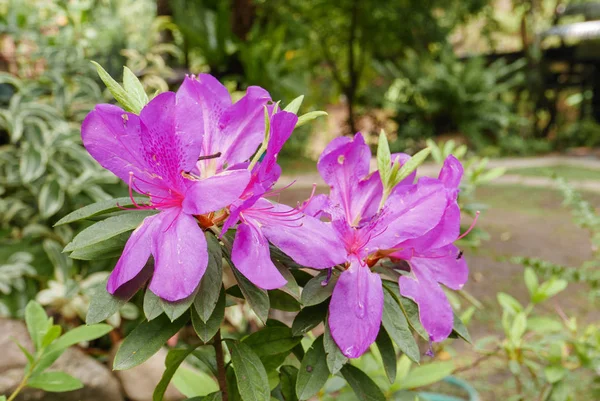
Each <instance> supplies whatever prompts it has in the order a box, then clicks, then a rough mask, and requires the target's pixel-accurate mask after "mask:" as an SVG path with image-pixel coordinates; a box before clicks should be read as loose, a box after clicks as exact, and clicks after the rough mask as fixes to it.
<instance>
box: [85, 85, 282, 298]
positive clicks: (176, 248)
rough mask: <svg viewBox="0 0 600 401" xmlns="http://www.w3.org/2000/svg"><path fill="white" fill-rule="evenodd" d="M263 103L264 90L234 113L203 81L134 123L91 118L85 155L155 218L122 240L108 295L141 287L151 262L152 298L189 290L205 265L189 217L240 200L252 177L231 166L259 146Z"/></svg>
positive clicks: (109, 110)
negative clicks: (143, 199) (145, 202)
mask: <svg viewBox="0 0 600 401" xmlns="http://www.w3.org/2000/svg"><path fill="white" fill-rule="evenodd" d="M270 100H271V99H270V97H269V94H268V93H267V92H266V91H265V90H263V89H261V88H258V87H250V88H248V91H247V94H246V95H245V96H244V97H243V98H242V99H241V100H240V101H238V102H236V103H235V104H232V102H231V98H230V96H229V93H228V92H227V89H226V88H225V87H224V86H223V85H221V84H220V83H219V82H218V81H217V80H216V79H215V78H213V77H212V76H210V75H205V74H204V75H200V76H199V77H198V78H197V79H193V78H189V77H188V78H186V79H185V81H184V83H183V84H182V86H181V88H180V89H179V91H178V92H177V93H176V94H175V93H172V92H166V93H163V94H160V95H158V96H156V97H155V98H154V99H153V100H152V101H150V103H148V104H147V105H146V106H145V107H144V108H143V109H142V111H141V112H140V115H139V116H137V115H135V114H132V113H126V112H124V111H123V110H122V109H120V108H119V107H116V106H112V105H107V104H103V105H98V106H96V108H95V109H94V110H93V111H92V112H90V113H89V115H88V116H87V117H86V119H85V121H84V122H83V126H82V138H83V143H84V145H85V147H86V149H87V150H88V152H89V153H90V154H91V155H92V156H93V157H94V158H95V159H96V160H97V161H98V162H99V163H100V164H101V165H102V166H103V167H104V168H106V169H108V170H110V171H112V172H113V173H114V174H115V175H117V176H118V177H119V178H121V179H122V180H123V181H125V182H126V183H128V185H129V188H130V195H131V194H132V190H135V191H136V192H139V193H140V194H143V195H147V196H148V197H149V202H150V205H149V206H141V207H140V208H148V209H156V210H157V211H159V213H158V214H156V215H153V216H150V217H147V218H146V219H144V221H143V222H142V224H141V225H140V227H138V228H137V229H136V230H135V231H134V232H133V234H132V235H131V237H130V238H129V240H128V241H127V244H126V246H125V249H124V251H123V254H122V255H121V258H120V259H119V261H118V262H117V265H116V267H115V269H114V271H113V272H112V273H111V275H110V278H109V281H108V285H107V289H108V291H109V292H110V293H112V294H114V293H115V292H116V291H117V290H118V289H119V288H125V287H130V286H131V284H132V283H135V284H136V289H137V288H139V285H141V283H143V281H144V280H143V278H144V277H146V275H147V272H145V271H144V266H145V264H146V261H147V260H148V258H149V257H150V255H153V256H154V261H155V263H154V272H153V273H152V279H151V281H150V286H149V289H150V290H151V291H152V292H153V293H155V294H156V295H158V296H159V297H161V298H163V299H165V300H168V301H177V300H181V299H184V298H186V297H188V296H190V295H191V294H192V293H193V292H194V291H195V289H196V288H197V287H198V284H199V283H200V279H201V278H202V276H203V274H204V272H205V270H206V266H207V263H208V253H207V246H206V240H205V237H204V234H203V232H202V229H201V228H200V227H199V226H198V221H197V219H196V217H198V216H200V217H202V215H206V214H209V213H211V214H212V212H215V211H219V210H221V209H222V208H224V207H227V206H229V205H230V204H232V203H233V202H234V201H236V200H237V199H238V198H239V196H240V195H241V194H242V192H243V191H244V188H245V187H246V185H247V184H248V182H249V180H250V178H251V175H250V172H249V171H248V170H246V169H244V168H236V167H235V165H236V164H239V163H242V162H245V161H247V160H248V159H249V158H250V157H251V156H252V154H253V153H254V152H255V151H256V148H257V147H258V146H259V144H260V143H261V141H262V138H263V136H264V118H263V109H264V107H265V105H267V103H268V102H269V101H270ZM132 199H133V198H132ZM209 216H210V215H209ZM140 277H142V279H140ZM126 284H129V285H126Z"/></svg>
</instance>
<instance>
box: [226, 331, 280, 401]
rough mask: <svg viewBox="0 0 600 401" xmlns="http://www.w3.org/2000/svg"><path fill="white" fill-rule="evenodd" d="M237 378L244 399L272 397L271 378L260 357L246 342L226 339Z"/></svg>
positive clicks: (250, 400) (261, 399) (256, 399)
mask: <svg viewBox="0 0 600 401" xmlns="http://www.w3.org/2000/svg"><path fill="white" fill-rule="evenodd" d="M225 342H226V344H227V348H228V349H229V352H230V353H231V363H232V365H233V370H234V372H235V377H236V378H237V388H238V390H239V392H240V395H241V397H242V399H243V400H244V401H264V400H268V399H269V398H270V391H269V379H268V377H267V372H266V371H265V368H264V366H263V364H262V362H261V361H260V358H259V357H258V356H257V355H256V354H255V353H254V351H252V348H250V347H249V346H247V345H246V344H244V343H240V342H237V341H233V340H225Z"/></svg>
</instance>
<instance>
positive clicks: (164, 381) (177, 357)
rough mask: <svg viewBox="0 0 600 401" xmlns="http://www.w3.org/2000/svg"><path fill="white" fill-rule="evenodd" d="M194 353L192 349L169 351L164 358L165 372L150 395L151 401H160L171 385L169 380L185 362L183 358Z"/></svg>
mask: <svg viewBox="0 0 600 401" xmlns="http://www.w3.org/2000/svg"><path fill="white" fill-rule="evenodd" d="M193 351H194V347H189V348H183V349H182V348H175V349H171V350H169V352H168V353H167V357H166V358H165V371H164V373H163V375H162V377H161V378H160V381H159V382H158V384H157V385H156V387H155V388H154V394H152V401H162V399H163V397H164V396H165V392H166V391H167V386H168V385H169V383H171V379H172V378H173V375H175V372H176V371H177V369H179V366H180V365H181V364H182V363H183V361H185V358H187V357H188V355H190V354H191V353H192V352H193Z"/></svg>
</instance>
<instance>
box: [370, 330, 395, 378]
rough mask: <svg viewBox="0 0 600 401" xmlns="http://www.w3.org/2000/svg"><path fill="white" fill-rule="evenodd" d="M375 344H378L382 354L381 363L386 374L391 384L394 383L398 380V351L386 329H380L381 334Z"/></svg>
mask: <svg viewBox="0 0 600 401" xmlns="http://www.w3.org/2000/svg"><path fill="white" fill-rule="evenodd" d="M375 344H377V348H378V349H379V353H380V354H381V361H382V363H383V368H384V370H385V374H386V375H387V377H388V380H389V381H390V383H394V381H395V380H396V367H397V366H396V365H397V362H396V350H395V349H394V344H393V343H392V339H391V338H390V335H389V334H388V333H387V331H385V328H384V327H381V328H380V329H379V334H377V339H376V340H375Z"/></svg>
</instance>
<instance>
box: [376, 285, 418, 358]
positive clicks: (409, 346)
mask: <svg viewBox="0 0 600 401" xmlns="http://www.w3.org/2000/svg"><path fill="white" fill-rule="evenodd" d="M383 295H384V298H383V299H384V305H383V316H382V319H381V320H382V323H383V327H385V330H386V331H387V333H388V334H389V335H390V337H391V338H392V340H394V342H395V343H396V345H397V346H398V348H400V351H402V352H404V353H405V354H406V356H408V357H409V358H410V359H412V360H413V361H415V362H417V363H418V362H419V358H420V354H419V347H418V345H417V343H416V341H415V338H414V337H413V335H412V332H411V331H410V328H409V326H408V321H407V320H406V318H405V317H404V314H403V313H402V310H401V309H400V306H399V304H398V302H396V299H395V298H394V296H393V295H392V294H390V293H389V292H388V291H384V292H383Z"/></svg>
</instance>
